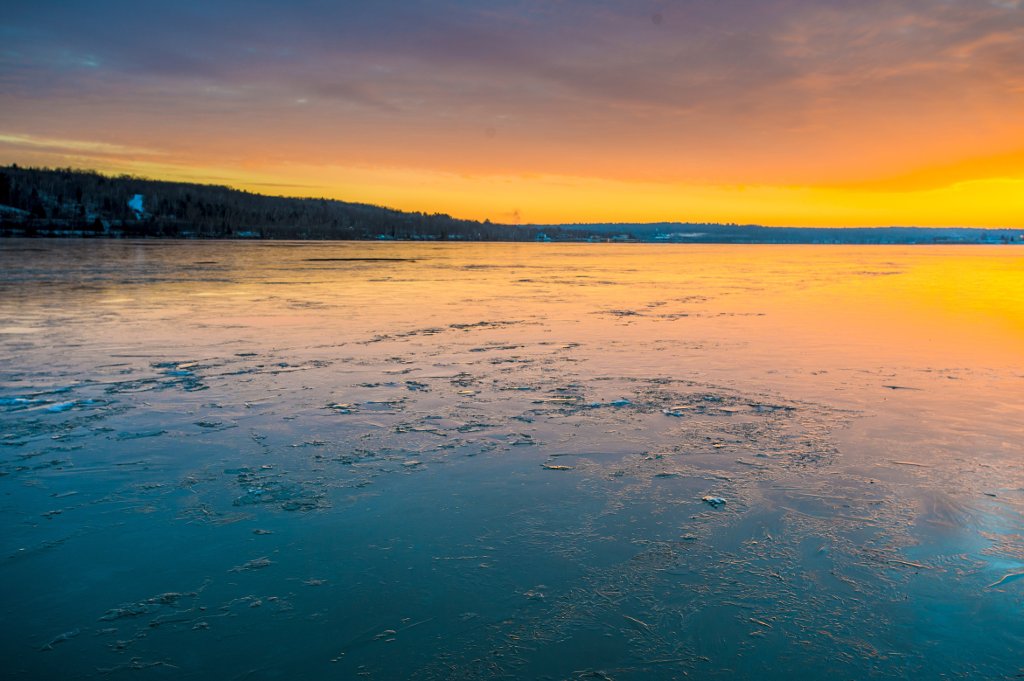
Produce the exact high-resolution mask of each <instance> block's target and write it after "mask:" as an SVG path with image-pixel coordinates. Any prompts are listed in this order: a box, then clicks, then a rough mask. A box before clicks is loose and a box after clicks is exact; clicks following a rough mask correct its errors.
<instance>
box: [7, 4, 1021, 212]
mask: <svg viewBox="0 0 1024 681" xmlns="http://www.w3.org/2000/svg"><path fill="white" fill-rule="evenodd" d="M12 162H16V163H18V164H21V165H48V166H53V165H59V166H75V167H83V168H95V169H98V170H102V171H106V172H114V173H132V174H138V175H144V176H148V177H155V178H160V179H181V180H188V181H196V182H212V183H218V184H228V185H232V186H236V187H239V188H244V189H248V190H252V191H258V192H261V193H270V194H286V195H295V196H327V197H331V198H338V199H344V200H351V201H360V202H368V203H376V204H383V205H388V206H393V207H396V208H402V209H406V210H422V211H427V212H445V213H450V214H452V215H455V216H458V217H467V218H477V219H484V218H489V219H491V220H493V221H497V222H522V223H527V222H535V223H536V222H541V223H547V222H588V221H605V222H612V221H616V222H618V221H634V222H646V221H662V220H679V221H722V222H744V223H746V222H753V223H761V224H768V225H824V226H846V225H892V224H902V225H950V226H955V225H971V226H1013V227H1017V226H1024V0H814V1H810V0H745V1H739V0H662V1H654V0H651V1H637V2H610V1H601V0H586V1H584V0H558V1H556V0H549V1H547V2H541V1H527V0H524V1H520V2H515V1H511V0H509V1H504V2H496V1H488V0H474V1H465V2H453V1H445V0H434V1H431V2H416V1H413V0H406V1H404V2H392V1H390V0H373V1H372V2H371V1H365V0H364V1H359V2H327V1H325V0H324V1H317V0H294V1H292V2H288V3H285V2H261V1H258V0H245V1H244V2H243V1H238V2H216V1H213V0H208V1H200V0H178V1H176V2H166V3H159V4H158V3H140V2H137V0H136V1H133V2H127V1H125V2H117V1H100V2H96V1H90V2H80V1H78V0H60V1H50V0H34V1H33V2H22V3H6V6H5V8H4V12H3V19H2V22H0V163H3V164H8V163H12Z"/></svg>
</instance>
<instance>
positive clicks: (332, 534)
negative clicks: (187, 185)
mask: <svg viewBox="0 0 1024 681" xmlns="http://www.w3.org/2000/svg"><path fill="white" fill-rule="evenodd" d="M1022 349H1024V252H1022V251H1018V250H1015V249H1013V248H971V247H963V248H958V247H949V248H901V247H772V246H701V247H686V246H667V245H601V244H597V245H559V244H525V245H522V244H520V245H517V244H402V243H395V244H364V243H352V244H346V243H340V244H339V243H334V244H316V243H295V244H288V243H242V242H220V243H218V242H210V243H199V242H182V243H174V242H99V241H95V242H87V241H69V242H62V241H44V240H33V241H17V240H7V241H3V242H0V504H2V507H0V508H2V515H0V519H2V520H0V522H2V527H3V531H2V533H0V585H2V587H0V588H2V591H0V595H2V598H0V608H2V613H3V633H4V636H3V637H2V638H0V641H2V643H0V650H2V653H3V659H4V660H5V662H4V667H5V672H4V676H5V677H6V678H26V679H49V678H53V679H78V678H82V679H86V678H88V679H91V678H114V679H116V678H135V679H149V678H175V679H178V678H186V679H189V678H194V679H207V678H209V679H252V680H256V679H285V678H303V679H320V678H324V679H328V678H341V679H349V678H371V679H372V678H376V679H406V678H409V679H492V678H494V679H496V678H523V679H617V680H622V679H684V678H702V679H731V680H733V679H790V678H793V677H797V678H804V679H830V680H831V679H840V678H843V679H866V678H908V679H920V678H950V679H955V678H986V679H989V678H993V679H998V678H1017V677H1018V676H1020V675H1021V674H1024V658H1022V656H1021V652H1020V651H1021V650H1024V610H1022V606H1024V579H1018V577H1019V576H1021V575H1024V535H1022V528H1024V524H1022V511H1024V400H1022V397H1024V370H1022V369H1021V364H1020V352H1021V350H1022ZM704 497H720V498H722V499H724V500H725V503H724V504H722V505H712V504H711V503H708V502H707V501H705V500H704V499H703V498H704Z"/></svg>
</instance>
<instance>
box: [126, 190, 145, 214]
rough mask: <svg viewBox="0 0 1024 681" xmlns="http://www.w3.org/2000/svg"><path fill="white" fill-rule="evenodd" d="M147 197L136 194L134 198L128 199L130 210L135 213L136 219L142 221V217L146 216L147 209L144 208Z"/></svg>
mask: <svg viewBox="0 0 1024 681" xmlns="http://www.w3.org/2000/svg"><path fill="white" fill-rule="evenodd" d="M145 198H146V197H144V196H143V195H142V194H136V195H135V196H133V197H132V198H130V199H128V208H129V209H130V210H131V211H132V212H133V213H135V219H136V220H141V219H142V216H143V215H145V214H146V209H145V207H144V206H143V201H144V200H145Z"/></svg>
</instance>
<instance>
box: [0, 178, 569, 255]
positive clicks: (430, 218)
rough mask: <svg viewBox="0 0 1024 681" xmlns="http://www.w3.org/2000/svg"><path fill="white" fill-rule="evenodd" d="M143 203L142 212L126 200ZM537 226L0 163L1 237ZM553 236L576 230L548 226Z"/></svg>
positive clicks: (503, 232) (489, 231)
mask: <svg viewBox="0 0 1024 681" xmlns="http://www.w3.org/2000/svg"><path fill="white" fill-rule="evenodd" d="M136 195H139V196H141V197H142V199H141V204H142V210H141V211H140V210H137V208H138V202H136V204H135V205H134V206H133V205H131V202H132V199H133V197H135V196H136ZM539 232H540V230H539V229H537V228H529V227H518V226H513V225H501V224H495V223H491V222H490V221H484V222H478V221H474V220H460V219H456V218H453V217H451V216H450V215H446V214H442V213H435V214H427V213H416V212H405V211H399V210H393V209H390V208H384V207H381V206H374V205H369V204H363V203H350V202H347V201H338V200H334V199H326V198H288V197H282V196H266V195H262V194H254V193H251V192H247V191H241V190H238V189H232V188H230V187H226V186H220V185H206V184H193V183H185V182H166V181H161V180H151V179H147V178H142V177H134V176H131V175H120V176H116V177H113V176H108V175H104V174H101V173H98V172H95V171H91V170H77V169H72V168H22V167H18V166H17V165H11V166H6V167H0V233H4V234H7V235H12V234H24V235H29V236H32V235H40V236H43V235H47V234H62V235H67V234H69V233H74V234H79V235H85V236H88V235H96V236H101V235H102V236H123V237H172V238H173V237H195V238H238V237H255V238H264V239H437V240H448V239H458V240H475V241H531V240H534V239H536V238H537V235H538V234H539ZM546 232H547V233H548V235H549V236H554V237H556V238H561V239H572V238H584V237H585V236H587V233H586V232H585V231H584V230H577V229H566V230H560V229H556V230H552V229H550V228H548V229H546Z"/></svg>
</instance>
